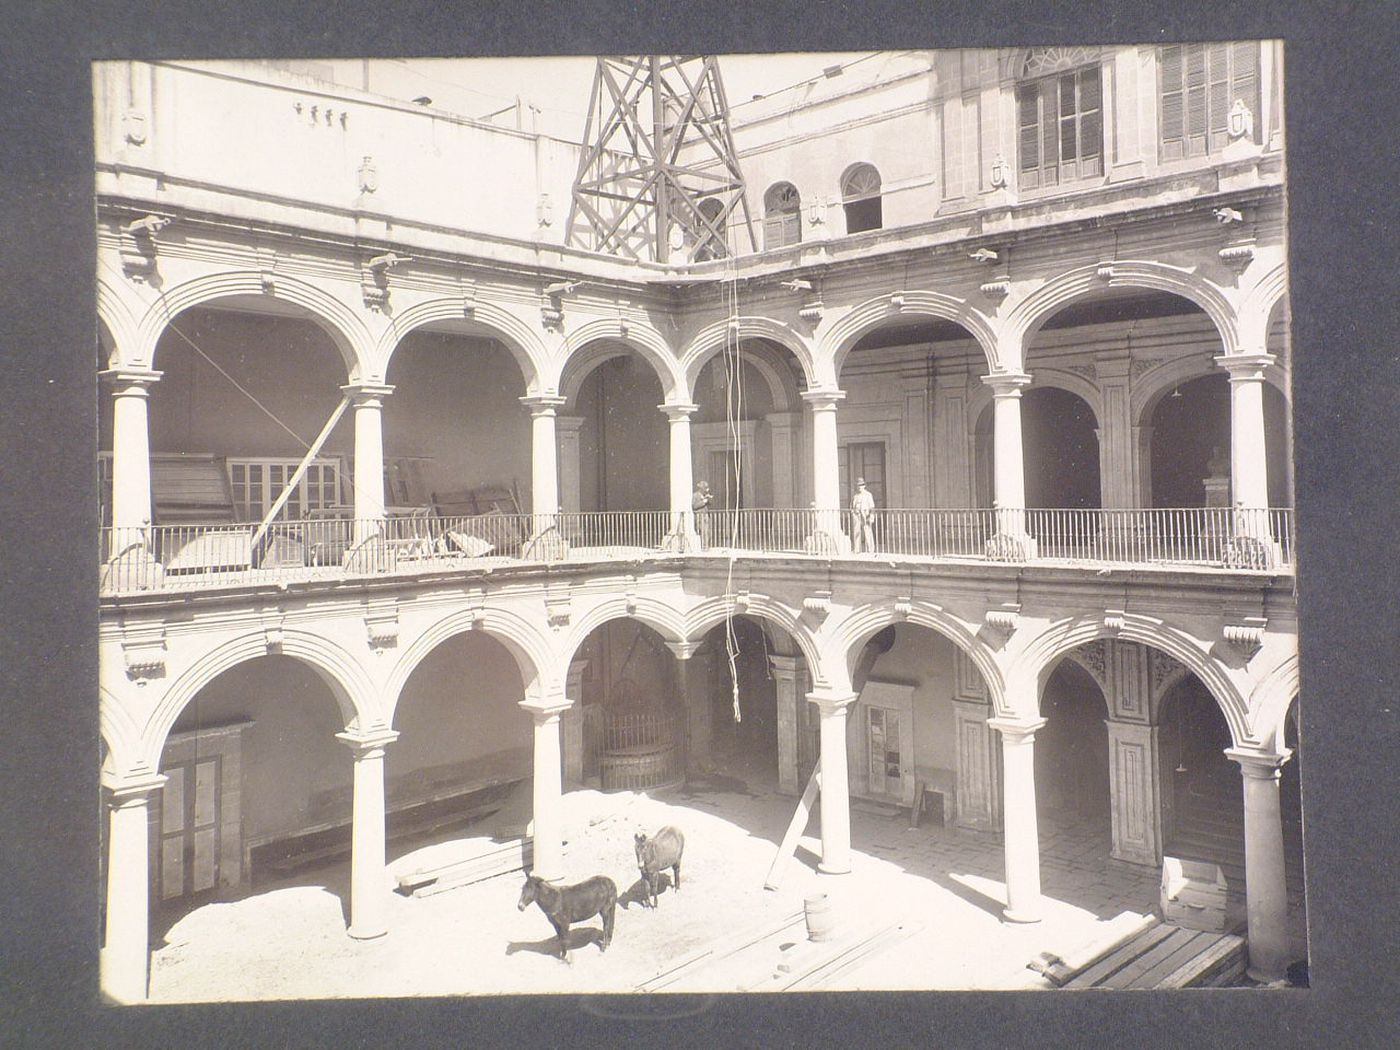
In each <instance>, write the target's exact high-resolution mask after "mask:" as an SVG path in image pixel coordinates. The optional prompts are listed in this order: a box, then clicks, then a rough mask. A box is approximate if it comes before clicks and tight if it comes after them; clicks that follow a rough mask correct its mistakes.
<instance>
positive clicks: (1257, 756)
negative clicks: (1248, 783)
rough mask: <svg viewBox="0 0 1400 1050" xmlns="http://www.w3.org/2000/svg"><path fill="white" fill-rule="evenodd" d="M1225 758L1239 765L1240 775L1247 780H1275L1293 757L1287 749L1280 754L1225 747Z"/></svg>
mask: <svg viewBox="0 0 1400 1050" xmlns="http://www.w3.org/2000/svg"><path fill="white" fill-rule="evenodd" d="M1225 757H1226V758H1228V759H1229V760H1230V761H1232V762H1238V763H1239V767H1240V773H1241V775H1242V776H1244V777H1245V779H1247V780H1277V779H1278V777H1279V774H1280V772H1281V771H1282V769H1283V764H1284V763H1285V762H1287V761H1288V760H1289V759H1290V758H1292V757H1293V752H1292V751H1291V750H1289V749H1288V748H1284V749H1283V751H1282V752H1281V753H1280V752H1273V751H1253V750H1251V749H1249V748H1244V747H1227V748H1226V749H1225Z"/></svg>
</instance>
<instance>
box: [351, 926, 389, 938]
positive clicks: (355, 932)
mask: <svg viewBox="0 0 1400 1050" xmlns="http://www.w3.org/2000/svg"><path fill="white" fill-rule="evenodd" d="M345 932H346V933H347V934H349V935H350V936H351V937H352V938H354V939H355V940H357V941H372V940H374V939H375V938H376V937H383V936H384V935H385V934H387V933H388V932H389V928H388V927H387V926H370V927H365V926H351V927H350V928H349V929H348V930H346V931H345Z"/></svg>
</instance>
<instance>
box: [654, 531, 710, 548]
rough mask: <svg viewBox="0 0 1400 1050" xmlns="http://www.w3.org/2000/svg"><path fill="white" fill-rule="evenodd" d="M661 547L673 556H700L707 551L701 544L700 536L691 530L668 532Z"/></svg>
mask: <svg viewBox="0 0 1400 1050" xmlns="http://www.w3.org/2000/svg"><path fill="white" fill-rule="evenodd" d="M661 547H662V549H663V550H666V551H669V552H670V553H672V554H698V553H699V552H700V551H702V550H704V549H705V548H704V546H703V545H702V544H701V542H700V534H699V533H697V532H692V531H691V530H690V529H676V530H675V531H674V532H668V533H667V534H666V537H665V538H664V539H663V540H662V541H661Z"/></svg>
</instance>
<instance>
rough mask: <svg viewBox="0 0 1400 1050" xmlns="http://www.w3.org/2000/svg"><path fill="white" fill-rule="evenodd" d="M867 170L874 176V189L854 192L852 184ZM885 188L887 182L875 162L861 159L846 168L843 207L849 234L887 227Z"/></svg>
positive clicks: (842, 177) (842, 198)
mask: <svg viewBox="0 0 1400 1050" xmlns="http://www.w3.org/2000/svg"><path fill="white" fill-rule="evenodd" d="M867 172H869V173H870V174H871V175H873V176H874V179H875V188H874V190H873V191H869V190H867V191H863V192H862V191H859V190H857V191H855V192H852V189H851V184H852V183H853V182H854V181H855V180H856V179H857V178H858V177H859V176H863V175H865V174H866V173H867ZM884 189H885V183H884V180H883V179H882V178H881V177H880V169H879V168H877V167H875V165H874V164H871V163H869V162H868V161H859V162H858V163H855V164H852V165H851V166H850V167H849V168H847V169H846V171H845V173H844V174H843V175H842V176H841V209H842V211H843V212H844V214H845V217H846V232H847V233H848V234H851V233H869V232H870V231H871V230H883V229H884V228H885V214H884V203H883V201H884ZM853 219H854V220H855V221H853Z"/></svg>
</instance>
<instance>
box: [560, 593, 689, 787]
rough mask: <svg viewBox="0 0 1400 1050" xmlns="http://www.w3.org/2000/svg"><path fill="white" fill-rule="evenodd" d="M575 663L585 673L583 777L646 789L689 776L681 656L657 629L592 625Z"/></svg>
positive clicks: (636, 624)
mask: <svg viewBox="0 0 1400 1050" xmlns="http://www.w3.org/2000/svg"><path fill="white" fill-rule="evenodd" d="M573 665H574V667H575V668H576V671H577V673H578V674H579V675H580V678H579V683H580V696H579V698H578V699H579V700H580V701H581V708H580V717H581V719H582V752H583V753H582V760H581V768H582V775H583V782H584V784H586V785H596V786H598V787H600V788H601V789H602V790H604V791H620V790H633V791H648V790H653V789H655V788H659V787H666V786H670V785H674V784H677V783H679V782H680V781H681V780H682V778H683V777H684V775H685V760H686V752H685V748H686V716H687V703H688V702H693V699H688V698H687V697H686V696H685V695H684V694H683V692H682V689H681V684H682V683H681V682H680V680H679V674H678V668H677V666H676V658H675V657H674V656H673V655H672V654H671V652H670V650H668V649H667V648H666V645H665V642H664V640H663V639H662V637H661V635H659V634H658V633H657V632H656V631H655V630H653V629H652V628H651V627H648V626H647V625H645V624H643V623H641V622H640V621H637V620H632V619H618V620H609V621H608V622H607V623H604V624H601V625H600V626H598V627H596V628H594V629H593V630H592V631H591V632H589V634H588V637H586V638H585V639H584V640H583V642H582V644H581V645H580V646H579V648H578V651H577V653H576V654H575V656H574V659H573Z"/></svg>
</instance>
